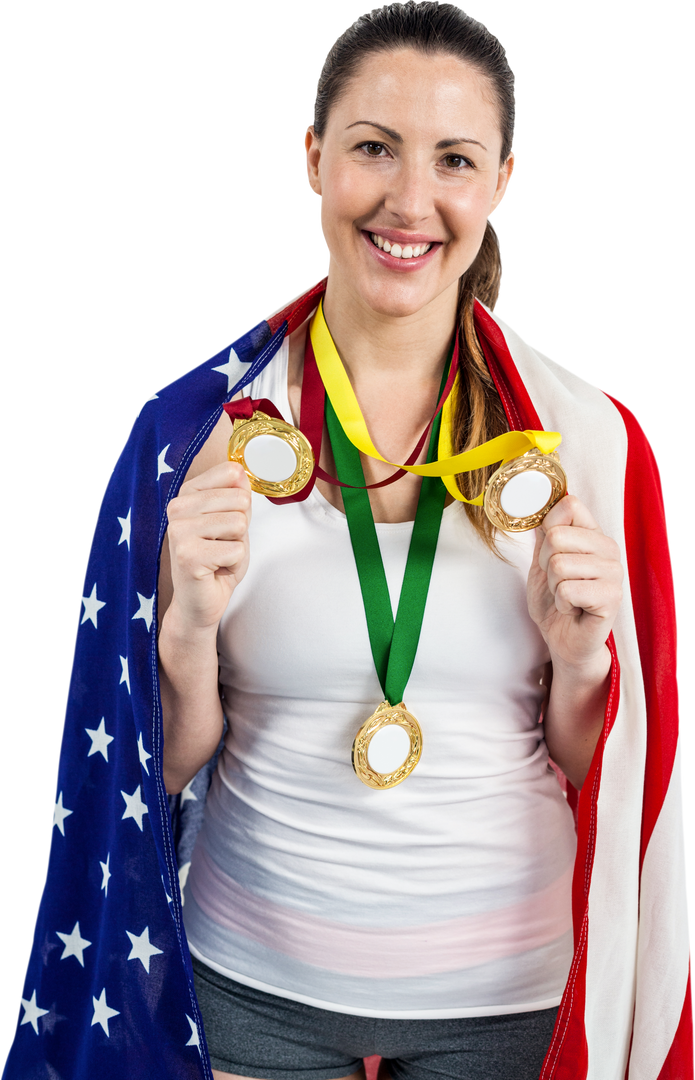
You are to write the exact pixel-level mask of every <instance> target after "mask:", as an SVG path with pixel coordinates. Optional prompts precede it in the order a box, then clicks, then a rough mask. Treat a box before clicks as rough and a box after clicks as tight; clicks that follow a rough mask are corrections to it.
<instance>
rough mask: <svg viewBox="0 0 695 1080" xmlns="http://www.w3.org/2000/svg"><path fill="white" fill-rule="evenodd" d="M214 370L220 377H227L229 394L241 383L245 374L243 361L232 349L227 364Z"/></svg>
mask: <svg viewBox="0 0 695 1080" xmlns="http://www.w3.org/2000/svg"><path fill="white" fill-rule="evenodd" d="M212 370H213V371H219V373H220V375H226V376H227V393H229V391H230V390H231V389H232V387H233V386H234V384H235V383H237V382H238V381H239V379H240V378H241V376H242V373H243V368H242V366H241V360H240V359H239V357H238V356H237V354H236V353H235V352H234V349H232V348H230V350H229V360H228V361H227V363H226V364H222V365H221V366H220V367H214V368H213V369H212Z"/></svg>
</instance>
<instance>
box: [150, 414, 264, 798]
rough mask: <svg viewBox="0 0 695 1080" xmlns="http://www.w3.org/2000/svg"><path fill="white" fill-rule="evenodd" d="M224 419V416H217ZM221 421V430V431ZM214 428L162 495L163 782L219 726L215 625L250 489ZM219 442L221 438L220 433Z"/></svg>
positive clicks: (228, 589)
mask: <svg viewBox="0 0 695 1080" xmlns="http://www.w3.org/2000/svg"><path fill="white" fill-rule="evenodd" d="M224 420H225V421H226V417H224ZM228 426H229V425H228V422H227V421H226V424H225V434H227V433H228V431H227V429H228ZM218 441H219V440H216V439H215V433H213V436H212V437H211V439H210V443H209V445H208V447H207V448H206V450H207V453H205V454H201V455H200V456H199V459H196V463H194V466H193V467H192V468H191V470H190V472H189V474H188V475H189V479H187V480H186V482H185V484H183V486H182V488H181V491H180V493H179V495H178V496H177V497H176V498H175V499H172V500H171V502H170V503H169V508H168V517H169V528H168V530H167V538H166V540H165V543H164V547H163V550H162V560H161V569H160V583H159V598H160V602H159V609H160V618H161V621H160V632H159V668H160V686H161V696H162V714H163V716H162V719H163V726H164V783H165V786H166V789H167V791H168V792H169V793H170V794H175V793H176V792H179V791H181V790H182V789H183V788H184V787H185V786H186V784H187V783H188V782H189V780H191V779H192V778H193V777H194V776H195V774H196V773H197V771H198V769H199V768H200V767H201V766H202V765H204V764H205V762H206V761H209V759H210V758H211V757H212V755H213V754H214V752H215V750H216V749H217V745H218V743H219V740H220V736H221V734H222V726H223V717H222V707H221V705H220V698H219V693H218V686H217V675H218V669H217V627H218V625H219V622H220V619H221V618H222V615H223V614H224V611H225V608H226V607H227V604H228V602H229V598H230V597H231V595H232V593H233V592H234V589H235V588H236V586H237V585H238V584H239V582H240V581H241V579H242V578H243V576H244V574H245V573H246V568H247V566H248V558H249V553H248V526H249V521H250V517H251V491H250V488H249V482H248V479H247V477H246V474H245V472H244V470H243V469H242V467H241V466H240V465H237V464H236V463H233V462H229V461H222V462H221V463H219V464H215V465H213V466H212V467H210V468H206V469H205V470H204V471H202V472H201V471H200V469H201V468H202V467H203V466H205V465H206V464H208V462H209V461H210V460H211V459H212V460H217V461H218V462H220V457H222V456H223V454H220V453H219V447H218V446H217V445H216V444H217V442H218ZM225 442H226V440H225Z"/></svg>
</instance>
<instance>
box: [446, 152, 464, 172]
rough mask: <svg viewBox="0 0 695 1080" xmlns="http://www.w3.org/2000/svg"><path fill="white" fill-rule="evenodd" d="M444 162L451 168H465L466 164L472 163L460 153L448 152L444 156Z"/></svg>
mask: <svg viewBox="0 0 695 1080" xmlns="http://www.w3.org/2000/svg"><path fill="white" fill-rule="evenodd" d="M444 164H445V165H446V166H447V168H449V169H463V167H464V166H466V165H470V162H469V161H468V160H467V158H465V157H462V156H461V155H460V154H447V155H446V157H445V158H444Z"/></svg>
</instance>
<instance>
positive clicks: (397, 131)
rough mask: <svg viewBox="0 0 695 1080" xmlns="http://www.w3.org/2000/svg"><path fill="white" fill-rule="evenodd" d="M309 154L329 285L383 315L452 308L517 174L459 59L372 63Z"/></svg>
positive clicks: (472, 75)
mask: <svg viewBox="0 0 695 1080" xmlns="http://www.w3.org/2000/svg"><path fill="white" fill-rule="evenodd" d="M306 145H307V160H308V171H309V180H310V183H311V185H312V187H313V189H314V191H316V192H317V193H318V194H320V195H321V196H322V224H323V231H324V235H325V237H326V242H327V244H328V247H329V250H330V255H331V261H330V270H329V276H330V277H331V280H332V284H333V285H334V286H341V287H343V288H347V289H348V290H349V291H350V292H351V293H352V294H353V295H354V296H355V299H357V300H359V301H361V302H363V303H364V304H366V305H367V306H368V307H369V308H371V309H372V310H373V311H375V312H379V313H381V314H383V315H386V316H395V317H402V316H407V315H413V314H415V313H417V312H419V311H421V310H422V309H423V308H425V307H426V306H427V305H429V304H432V303H433V302H437V301H438V300H439V301H442V300H443V301H445V302H446V301H447V300H448V299H452V300H453V297H454V296H455V294H456V288H457V282H458V279H459V277H460V276H461V274H462V273H463V272H464V271H465V270H467V269H468V267H469V266H470V265H471V263H472V262H473V259H474V258H475V256H476V254H477V252H478V249H479V247H480V244H481V242H482V239H483V234H484V232H485V225H486V222H487V218H488V215H489V214H490V212H491V211H492V210H493V209H494V208H495V206H497V204H498V202H499V201H500V199H501V198H502V195H503V194H504V190H505V188H506V185H507V181H508V179H509V176H510V174H511V169H512V163H513V160H512V157H511V155H510V157H509V159H508V160H507V161H506V162H505V163H504V165H503V166H502V167H500V151H501V146H502V136H501V133H500V130H499V121H498V106H497V105H496V103H495V100H494V96H493V92H492V89H491V87H490V84H489V82H488V81H487V80H486V79H485V78H484V77H483V76H481V75H480V74H479V73H478V72H477V71H475V70H474V69H473V68H472V67H470V66H469V65H467V64H464V63H462V62H461V61H460V60H457V59H455V58H454V57H451V56H446V55H439V54H436V55H433V56H425V55H423V54H422V53H419V52H417V51H415V50H412V49H402V50H399V51H398V52H379V53H373V54H371V55H369V56H367V58H366V59H365V60H364V62H363V63H362V65H361V66H360V68H359V70H358V73H357V75H356V76H355V77H354V78H353V79H351V80H350V82H349V83H348V84H347V86H346V88H345V92H344V93H343V95H342V96H341V97H340V98H339V100H338V101H337V102H336V103H335V104H334V105H333V108H332V109H331V112H330V115H329V119H328V123H327V126H326V131H325V133H324V137H323V138H322V139H321V140H319V139H317V137H316V135H315V134H314V131H313V128H310V129H309V131H308V132H307V138H306ZM375 238H377V239H376V242H375ZM389 247H390V248H391V250H390V252H389V250H388V249H389ZM418 251H419V252H420V254H419V255H418V254H417V252H418ZM399 256H400V257H399Z"/></svg>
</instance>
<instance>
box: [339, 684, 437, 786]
mask: <svg viewBox="0 0 695 1080" xmlns="http://www.w3.org/2000/svg"><path fill="white" fill-rule="evenodd" d="M421 753H422V731H421V730H420V725H419V724H418V722H417V720H416V719H415V717H414V716H413V714H412V713H409V712H408V710H407V709H406V707H405V705H404V704H403V702H401V703H400V705H389V703H388V701H382V703H381V705H380V706H379V707H378V709H376V710H375V711H374V712H373V713H372V715H371V716H370V717H369V719H367V720H365V722H364V723H363V724H362V727H361V728H360V730H359V731H358V732H357V734H356V736H355V741H354V742H353V744H352V767H353V769H354V770H355V772H356V773H357V775H358V776H359V778H360V780H361V781H362V783H363V784H367V786H368V787H372V788H380V789H383V788H392V787H395V786H396V784H400V783H401V781H402V780H405V778H406V777H407V776H410V774H411V772H412V771H413V769H414V768H415V766H416V765H417V763H418V761H419V760H420V755H421Z"/></svg>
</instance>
